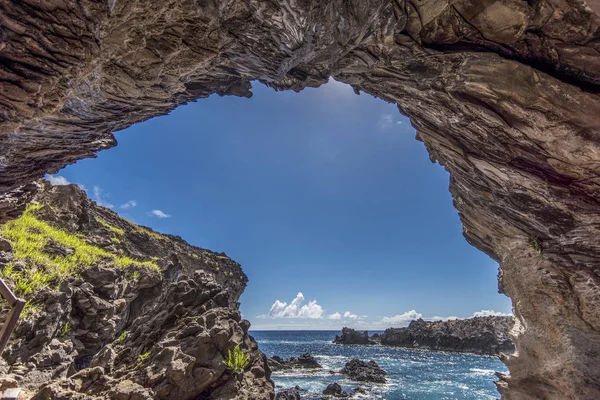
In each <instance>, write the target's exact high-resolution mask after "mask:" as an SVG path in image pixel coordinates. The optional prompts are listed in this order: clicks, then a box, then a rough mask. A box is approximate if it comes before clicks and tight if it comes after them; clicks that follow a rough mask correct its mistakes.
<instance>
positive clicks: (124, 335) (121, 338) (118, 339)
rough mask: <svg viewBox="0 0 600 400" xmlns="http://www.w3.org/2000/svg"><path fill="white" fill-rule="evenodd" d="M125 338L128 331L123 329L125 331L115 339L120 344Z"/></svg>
mask: <svg viewBox="0 0 600 400" xmlns="http://www.w3.org/2000/svg"><path fill="white" fill-rule="evenodd" d="M125 338H127V331H123V333H121V334H120V335H119V337H118V338H116V339H115V343H117V344H119V343H121V342H122V341H123V340H125Z"/></svg>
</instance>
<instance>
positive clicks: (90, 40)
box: [0, 0, 600, 400]
mask: <svg viewBox="0 0 600 400" xmlns="http://www.w3.org/2000/svg"><path fill="white" fill-rule="evenodd" d="M0 10H1V15H2V20H1V21H2V22H1V23H2V28H3V29H2V33H1V36H0V64H1V65H2V68H0V87H1V90H0V107H1V109H0V111H1V112H0V221H4V220H8V219H12V218H15V217H16V216H18V215H19V213H20V212H22V210H23V209H24V205H25V204H26V203H27V201H28V200H29V199H30V198H31V196H32V195H33V192H34V191H35V190H36V187H35V185H32V184H31V183H32V182H33V181H34V180H36V179H37V178H40V177H41V176H42V175H43V174H44V173H45V172H55V171H57V170H58V169H60V168H61V167H63V166H65V165H67V164H69V163H73V162H74V161H76V160H78V159H81V158H84V157H92V156H93V155H94V152H96V151H98V150H102V149H106V148H109V147H111V146H114V145H116V141H115V139H114V137H113V135H112V132H114V131H116V130H119V129H123V128H125V127H127V126H129V125H131V124H133V123H136V122H139V121H142V120H145V119H148V118H151V117H154V116H157V115H162V114H165V113H168V112H169V111H171V110H173V109H174V108H175V107H177V106H178V105H180V104H184V103H186V102H189V101H194V100H196V99H199V98H205V97H207V96H209V95H210V94H213V93H217V94H219V95H238V96H250V95H251V92H250V90H249V89H250V87H251V84H250V82H251V81H252V80H260V81H261V82H264V83H265V84H267V85H269V86H271V87H273V88H275V89H277V90H285V89H291V90H302V89H303V88H305V87H308V86H310V87H315V86H319V85H321V84H323V83H324V82H326V81H327V80H328V79H329V77H330V76H333V77H334V78H335V79H337V80H339V81H342V82H346V83H349V84H351V85H352V86H353V87H354V89H355V91H356V92H357V93H358V92H360V91H364V92H367V93H369V94H371V95H373V96H376V97H379V98H381V99H383V100H385V101H388V102H392V103H395V104H397V105H398V107H399V110H400V111H401V112H402V113H404V114H406V115H408V116H410V119H411V122H412V124H413V126H414V127H415V128H416V130H417V138H418V139H419V140H421V141H423V142H424V143H425V146H426V147H427V149H428V151H429V153H430V156H431V159H432V161H436V160H437V161H438V162H440V164H442V165H443V166H444V167H445V168H446V169H447V170H448V171H449V172H450V191H451V192H452V195H453V198H454V205H455V207H456V208H457V209H458V211H459V215H460V218H461V221H462V224H463V228H464V230H463V231H464V235H465V237H466V239H467V240H468V241H469V243H471V244H473V245H474V246H476V247H477V248H479V249H481V250H483V251H485V252H486V253H487V254H489V255H490V256H491V257H492V258H494V259H495V260H497V261H498V262H499V263H500V265H501V270H500V271H499V289H500V291H501V292H503V293H506V294H507V295H508V296H510V297H511V298H512V300H513V306H514V314H515V319H516V323H515V327H514V329H513V331H512V335H513V337H514V343H515V346H516V348H517V352H516V353H515V354H514V355H513V356H510V357H508V358H506V359H504V362H505V363H506V364H507V366H508V368H509V370H510V376H503V377H501V381H500V382H499V385H498V388H499V390H500V392H501V394H502V396H503V398H505V399H507V400H513V399H517V400H532V399H540V398H544V399H567V398H569V399H571V398H572V399H575V398H576V399H597V398H600V372H599V371H600V357H597V354H599V353H600V311H599V310H600V272H599V270H598V265H600V241H598V237H599V235H600V178H599V177H600V97H599V95H598V90H599V87H600V86H599V84H600V51H599V50H600V49H599V46H600V30H599V26H600V18H599V17H598V13H599V11H600V3H599V2H598V0H588V1H583V0H535V1H522V0H483V1H472V0H456V1H452V2H450V1H430V0H425V1H412V0H410V1H409V0H394V1H392V0H360V1H359V0H351V1H346V0H332V1H312V2H306V1H290V0H283V1H278V2H262V1H260V2H259V1H255V0H248V1H240V0H226V1H210V0H209V1H192V0H168V1H161V2H157V1H148V0H130V1H119V0H116V1H114V0H81V1H77V2H69V1H58V0H48V1H32V0H24V1H14V0H0ZM165 135H168V134H167V133H165ZM165 138H166V140H168V136H166V137H165Z"/></svg>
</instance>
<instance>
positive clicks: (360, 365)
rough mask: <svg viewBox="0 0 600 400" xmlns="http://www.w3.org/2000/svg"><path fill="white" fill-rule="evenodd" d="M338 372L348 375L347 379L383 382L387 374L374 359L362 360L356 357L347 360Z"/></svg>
mask: <svg viewBox="0 0 600 400" xmlns="http://www.w3.org/2000/svg"><path fill="white" fill-rule="evenodd" d="M340 372H341V373H342V374H345V375H346V376H348V378H349V379H352V380H353V381H358V382H375V383H385V382H386V378H385V376H386V375H387V373H386V372H385V371H384V370H383V369H382V368H380V367H379V365H377V363H376V362H375V361H373V360H371V361H369V362H364V361H362V360H358V359H356V358H355V359H353V360H350V361H348V362H347V363H346V366H345V367H344V368H342V370H341V371H340Z"/></svg>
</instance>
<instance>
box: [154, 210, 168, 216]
mask: <svg viewBox="0 0 600 400" xmlns="http://www.w3.org/2000/svg"><path fill="white" fill-rule="evenodd" d="M150 215H153V216H155V217H158V218H170V217H171V216H170V215H169V214H165V213H164V212H162V211H161V210H152V211H150Z"/></svg>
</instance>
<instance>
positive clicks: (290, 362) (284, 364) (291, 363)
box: [267, 353, 323, 371]
mask: <svg viewBox="0 0 600 400" xmlns="http://www.w3.org/2000/svg"><path fill="white" fill-rule="evenodd" d="M267 363H268V364H269V368H271V371H285V370H290V369H320V368H323V367H322V366H321V364H319V363H318V362H317V360H315V358H314V357H313V356H311V355H310V354H308V353H305V354H302V355H301V356H300V357H290V358H288V359H284V358H281V357H279V356H273V357H269V358H268V359H267Z"/></svg>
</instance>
